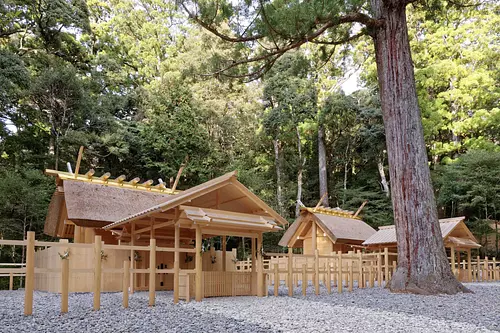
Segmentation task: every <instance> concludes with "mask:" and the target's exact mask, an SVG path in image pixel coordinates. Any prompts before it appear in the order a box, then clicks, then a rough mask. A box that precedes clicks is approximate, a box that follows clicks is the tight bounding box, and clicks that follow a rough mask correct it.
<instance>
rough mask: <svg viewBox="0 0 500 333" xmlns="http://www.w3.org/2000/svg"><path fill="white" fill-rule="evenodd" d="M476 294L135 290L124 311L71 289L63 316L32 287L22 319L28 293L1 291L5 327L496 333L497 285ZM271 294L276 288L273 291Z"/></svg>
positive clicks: (52, 299)
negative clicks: (222, 294) (199, 296)
mask: <svg viewBox="0 0 500 333" xmlns="http://www.w3.org/2000/svg"><path fill="white" fill-rule="evenodd" d="M467 286H468V287H469V288H470V289H471V290H473V291H474V294H458V295H454V296H415V295H406V294H391V293H389V292H388V291H387V290H385V289H380V288H373V289H362V290H360V289H356V290H354V292H352V293H348V292H344V293H342V294H337V293H332V294H331V295H328V294H327V293H326V290H322V292H321V295H319V296H315V295H314V293H313V289H312V287H309V290H308V296H306V297H302V296H298V295H300V293H301V288H300V287H299V288H297V289H296V295H297V296H294V297H292V298H290V297H288V296H284V295H285V294H286V293H287V291H286V289H285V288H281V289H280V294H282V295H283V296H280V297H273V296H270V297H265V298H257V297H227V298H208V299H204V300H203V302H201V303H196V302H190V303H184V302H181V303H179V304H178V305H174V304H173V303H172V293H171V292H159V293H157V298H156V306H155V307H153V308H148V306H147V304H148V294H147V293H135V294H133V295H132V296H131V298H130V308H129V309H122V308H121V294H120V293H105V294H102V296H101V303H102V305H101V310H100V311H97V312H93V311H92V294H88V293H83V294H71V295H70V299H69V304H70V310H69V313H67V314H64V315H62V314H60V298H59V295H56V294H50V293H43V292H35V300H34V303H35V307H34V312H33V316H31V317H24V316H23V314H22V313H23V292H22V291H0V332H2V333H3V332H5V333H7V332H9V333H10V332H12V333H14V332H15V333H18V332H113V333H117V332H218V333H220V332H301V333H302V332H454V333H458V332H499V331H500V283H482V284H480V283H475V284H468V285H467ZM270 292H271V290H270Z"/></svg>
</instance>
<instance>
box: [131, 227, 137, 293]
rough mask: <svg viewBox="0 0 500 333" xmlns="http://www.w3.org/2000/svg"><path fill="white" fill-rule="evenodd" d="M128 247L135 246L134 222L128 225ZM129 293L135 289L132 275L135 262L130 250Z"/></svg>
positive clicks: (132, 252) (133, 253) (133, 254)
mask: <svg viewBox="0 0 500 333" xmlns="http://www.w3.org/2000/svg"><path fill="white" fill-rule="evenodd" d="M130 245H132V246H134V245H135V222H131V223H130ZM130 268H131V270H130V293H131V294H133V293H134V289H135V282H134V281H135V275H134V269H135V268H136V262H135V251H134V250H133V249H132V250H130Z"/></svg>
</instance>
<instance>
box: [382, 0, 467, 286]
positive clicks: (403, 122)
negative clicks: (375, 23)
mask: <svg viewBox="0 0 500 333" xmlns="http://www.w3.org/2000/svg"><path fill="white" fill-rule="evenodd" d="M405 7H406V3H405V2H402V1H399V0H372V8H373V11H374V14H375V18H376V19H383V20H384V21H385V22H384V25H383V26H382V27H381V28H379V29H377V30H376V31H374V34H373V38H374V43H375V52H376V62H377V72H378V81H379V88H380V100H381V103H382V112H383V118H384V127H385V135H386V142H387V150H388V158H389V175H390V182H391V191H392V196H391V197H392V205H393V210H394V221H395V225H396V235H397V240H398V267H397V271H396V273H395V274H394V276H393V277H392V279H391V281H390V283H389V285H388V287H389V288H390V289H391V290H392V291H395V292H412V293H423V294H435V293H448V294H453V293H457V292H459V291H466V290H467V289H466V288H465V287H464V286H463V285H462V284H461V283H460V282H458V281H457V279H456V278H455V277H454V276H453V274H452V272H451V268H450V265H449V263H448V259H447V256H446V252H445V249H444V244H443V238H442V235H441V229H440V227H439V222H438V217H437V210H436V203H435V200H434V193H433V190H432V184H431V180H430V171H429V167H428V163H427V153H426V147H425V142H424V135H423V129H422V121H421V118H420V109H419V106H418V101H417V93H416V88H415V78H414V73H413V62H412V59H411V54H410V45H409V42H408V31H407V25H406V8H405Z"/></svg>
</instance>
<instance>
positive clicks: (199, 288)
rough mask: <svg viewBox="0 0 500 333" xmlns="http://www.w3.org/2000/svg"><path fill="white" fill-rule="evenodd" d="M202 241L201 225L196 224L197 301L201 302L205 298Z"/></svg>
mask: <svg viewBox="0 0 500 333" xmlns="http://www.w3.org/2000/svg"><path fill="white" fill-rule="evenodd" d="M201 242H202V234H201V226H200V225H196V253H195V258H196V260H195V267H196V296H195V297H196V301H197V302H201V299H202V298H203V295H202V292H203V289H202V288H203V286H202V274H203V272H202V255H203V254H202V253H201Z"/></svg>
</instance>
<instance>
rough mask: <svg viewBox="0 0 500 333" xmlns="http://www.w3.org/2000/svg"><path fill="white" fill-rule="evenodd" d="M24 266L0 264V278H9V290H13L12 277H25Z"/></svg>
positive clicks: (19, 264)
mask: <svg viewBox="0 0 500 333" xmlns="http://www.w3.org/2000/svg"><path fill="white" fill-rule="evenodd" d="M25 266H26V264H21V263H0V277H8V278H9V290H12V289H14V277H16V276H26V269H25V268H24V267H25ZM16 267H19V268H16Z"/></svg>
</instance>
